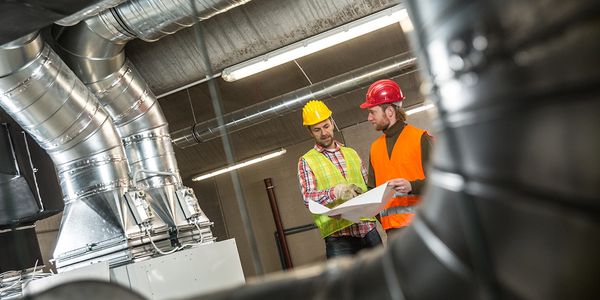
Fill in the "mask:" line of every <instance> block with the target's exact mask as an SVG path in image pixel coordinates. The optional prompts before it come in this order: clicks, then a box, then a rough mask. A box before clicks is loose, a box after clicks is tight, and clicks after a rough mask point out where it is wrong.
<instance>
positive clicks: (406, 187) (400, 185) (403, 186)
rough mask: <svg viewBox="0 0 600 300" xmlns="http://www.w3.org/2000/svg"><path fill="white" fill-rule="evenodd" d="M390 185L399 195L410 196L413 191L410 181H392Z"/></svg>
mask: <svg viewBox="0 0 600 300" xmlns="http://www.w3.org/2000/svg"><path fill="white" fill-rule="evenodd" d="M388 184H389V185H390V186H391V187H392V188H393V189H394V190H395V191H396V192H398V193H402V194H408V193H410V192H411V191H412V186H411V185H410V181H408V180H406V179H404V178H396V179H392V180H390V181H389V182H388Z"/></svg>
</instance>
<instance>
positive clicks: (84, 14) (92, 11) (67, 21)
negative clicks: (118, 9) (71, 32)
mask: <svg viewBox="0 0 600 300" xmlns="http://www.w3.org/2000/svg"><path fill="white" fill-rule="evenodd" d="M125 1H127V0H104V1H100V2H98V3H96V4H94V5H90V6H88V7H86V8H84V9H82V10H80V11H78V12H76V13H74V14H72V15H70V16H67V17H64V18H62V19H60V20H58V21H56V22H55V23H56V24H58V25H61V26H73V25H75V24H77V23H79V22H80V21H81V20H85V19H87V18H89V17H91V16H94V15H97V14H98V13H100V12H103V11H105V10H107V9H109V8H111V7H115V6H117V5H119V4H121V3H123V2H125Z"/></svg>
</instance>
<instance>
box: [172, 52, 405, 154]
mask: <svg viewBox="0 0 600 300" xmlns="http://www.w3.org/2000/svg"><path fill="white" fill-rule="evenodd" d="M415 66H416V58H414V57H411V56H410V54H408V53H404V54H399V55H396V56H393V57H390V58H387V59H385V60H382V61H380V62H377V63H374V64H371V65H368V66H364V67H362V68H359V69H356V70H353V71H350V72H348V73H345V74H342V75H338V76H335V77H333V78H330V79H327V80H324V81H322V82H319V83H315V84H312V85H309V86H307V87H304V88H301V89H298V90H295V91H292V92H289V93H287V94H283V95H281V96H277V97H275V98H272V99H269V100H266V101H263V102H261V103H258V104H255V105H252V106H249V107H247V108H243V109H241V110H237V111H234V112H231V113H228V114H226V115H224V116H223V118H224V122H225V123H224V124H223V126H222V127H223V128H225V129H226V130H227V132H229V133H232V132H236V131H238V130H242V129H245V128H248V127H250V126H254V125H256V124H260V123H262V122H266V121H268V120H270V119H272V118H275V117H279V116H282V115H286V114H289V113H292V112H294V111H296V110H298V109H300V108H301V107H302V106H303V105H304V104H306V102H308V101H309V100H311V99H325V98H331V97H335V96H338V95H341V94H343V93H347V92H349V91H352V90H355V89H358V88H361V87H363V86H366V85H369V84H371V83H373V82H374V81H375V80H377V79H381V78H383V77H386V76H387V77H391V76H395V75H398V74H399V73H402V72H407V71H410V70H414V67H415ZM222 127H221V126H219V124H218V122H217V121H216V120H209V121H205V122H202V123H197V124H194V125H192V126H190V127H188V128H184V129H180V130H178V131H176V132H174V133H173V142H174V143H175V145H176V146H177V147H179V148H187V147H191V146H193V145H197V144H199V143H204V142H207V141H210V140H212V139H214V138H218V137H220V136H221V132H222V131H221V129H222Z"/></svg>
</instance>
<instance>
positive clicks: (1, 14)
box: [0, 0, 100, 45]
mask: <svg viewBox="0 0 600 300" xmlns="http://www.w3.org/2000/svg"><path fill="white" fill-rule="evenodd" d="M97 2H100V0H83V1H81V0H57V1H44V0H27V1H7V0H3V1H0V20H2V26H0V45H2V44H5V43H8V42H11V41H13V40H15V39H17V38H20V37H22V36H24V35H26V34H29V33H32V32H34V31H37V30H38V29H41V28H43V27H46V26H48V25H51V24H52V23H53V22H55V21H58V20H60V19H62V18H63V17H66V16H69V15H71V14H73V13H75V12H77V11H78V10H80V9H83V8H85V7H87V6H89V5H92V4H94V3H97Z"/></svg>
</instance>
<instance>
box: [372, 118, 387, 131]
mask: <svg viewBox="0 0 600 300" xmlns="http://www.w3.org/2000/svg"><path fill="white" fill-rule="evenodd" d="M389 126H390V120H385V122H383V123H375V130H377V131H384V130H386V129H387V128H388V127H389Z"/></svg>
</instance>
